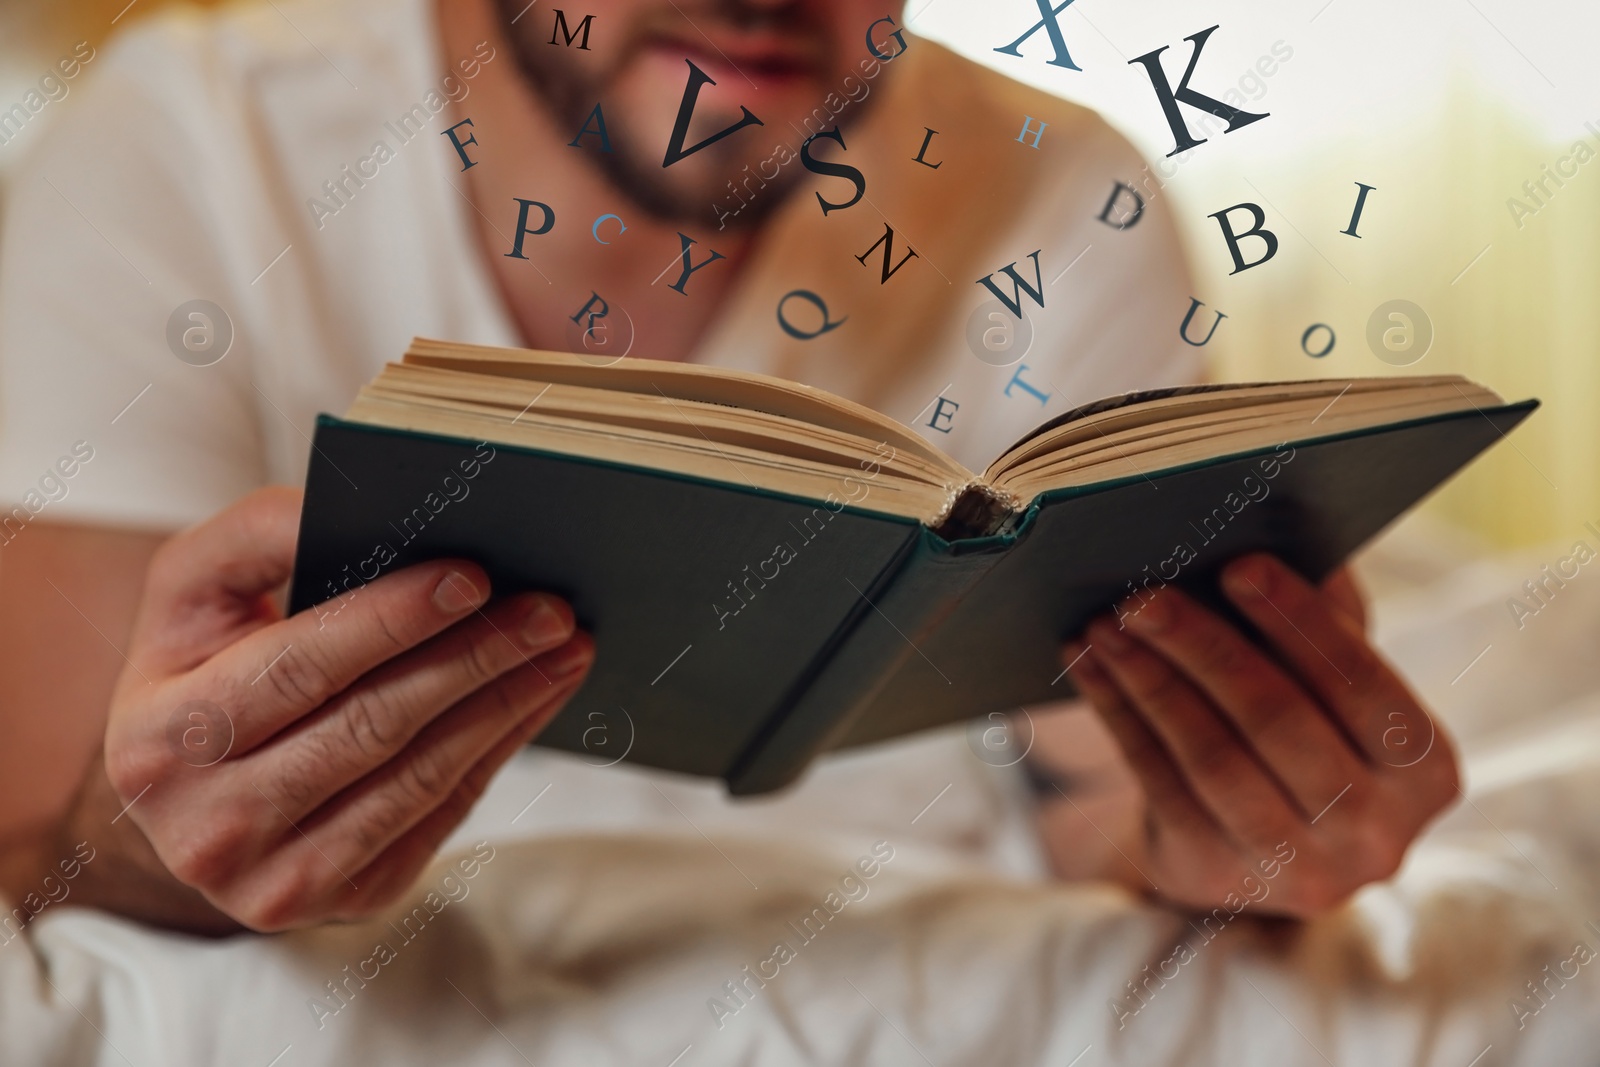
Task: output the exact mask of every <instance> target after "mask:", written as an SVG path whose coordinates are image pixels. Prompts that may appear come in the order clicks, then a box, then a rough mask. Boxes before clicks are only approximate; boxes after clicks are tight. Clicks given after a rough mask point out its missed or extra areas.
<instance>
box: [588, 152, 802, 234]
mask: <svg viewBox="0 0 1600 1067" xmlns="http://www.w3.org/2000/svg"><path fill="white" fill-rule="evenodd" d="M741 132H742V131H741ZM736 136H737V135H736ZM711 152H712V149H707V150H706V153H707V155H708V156H709V155H710V154H711ZM599 163H600V166H601V167H602V169H603V170H604V171H605V172H606V177H607V178H609V179H610V181H611V183H612V184H613V185H615V186H616V187H617V189H618V190H619V191H620V192H621V193H622V194H623V195H624V196H626V197H627V198H628V199H629V200H632V201H633V202H634V203H635V204H637V205H638V206H639V207H641V208H643V209H644V210H645V212H646V213H647V214H649V215H650V216H651V217H652V218H654V219H655V220H657V221H658V222H666V223H672V224H674V225H680V226H682V227H684V228H685V230H686V231H687V230H691V229H693V230H701V229H705V228H708V227H709V228H711V229H716V230H731V229H740V230H743V229H749V228H750V227H752V226H754V225H756V224H757V223H759V222H761V221H762V220H763V219H765V218H766V217H767V216H768V215H769V214H771V212H772V211H773V210H774V209H776V208H777V207H778V206H779V205H780V204H781V203H782V201H783V199H784V196H785V194H786V193H787V192H788V190H789V188H790V187H791V186H792V184H793V180H792V176H787V175H779V176H778V178H777V180H776V181H765V182H763V181H762V180H761V179H760V178H758V177H755V175H756V174H757V170H758V167H759V165H760V164H763V163H766V157H765V156H758V157H755V158H754V159H749V158H746V157H743V156H739V157H730V156H723V155H721V154H718V156H717V157H716V158H715V159H710V158H708V159H706V160H704V161H699V160H694V159H692V158H691V159H688V160H684V161H683V162H681V163H677V164H674V166H673V168H671V169H673V170H676V169H678V168H685V169H684V170H683V171H682V172H680V173H679V174H676V175H671V176H670V177H668V176H667V172H666V171H665V170H664V169H663V168H662V166H661V161H660V160H659V159H644V158H638V157H637V156H633V155H629V156H623V155H622V154H621V153H617V154H615V155H613V156H611V157H609V158H608V157H604V156H602V157H599ZM798 165H799V164H798V163H794V164H792V166H798ZM691 167H692V168H693V169H688V168H691ZM768 173H770V168H769V171H768ZM736 190H737V191H736ZM691 236H693V233H691Z"/></svg>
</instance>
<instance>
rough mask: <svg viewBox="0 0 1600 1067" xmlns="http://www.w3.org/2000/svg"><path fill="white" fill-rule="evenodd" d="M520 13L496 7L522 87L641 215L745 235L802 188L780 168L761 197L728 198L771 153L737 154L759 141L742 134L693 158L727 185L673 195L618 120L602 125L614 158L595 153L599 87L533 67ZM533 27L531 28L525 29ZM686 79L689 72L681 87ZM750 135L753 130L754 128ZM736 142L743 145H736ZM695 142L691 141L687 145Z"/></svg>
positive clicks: (516, 1) (535, 44)
mask: <svg viewBox="0 0 1600 1067" xmlns="http://www.w3.org/2000/svg"><path fill="white" fill-rule="evenodd" d="M520 6H521V0H495V9H496V11H497V12H498V13H499V16H500V25H501V32H502V33H503V34H504V35H505V37H506V39H507V40H508V41H510V42H511V47H512V51H513V54H514V55H515V56H516V60H517V69H518V70H519V71H520V72H521V74H522V77H523V79H524V81H525V82H526V83H527V85H528V87H529V88H530V89H531V90H532V92H533V95H534V97H535V98H536V100H537V102H538V103H539V105H541V106H543V107H544V109H545V110H546V112H547V113H548V114H549V115H550V116H551V118H552V119H553V120H554V121H555V122H556V124H557V128H559V129H570V130H573V131H578V130H584V129H587V131H588V132H587V133H584V134H582V135H580V136H576V137H574V140H576V141H580V142H582V143H583V144H584V145H588V146H593V147H591V149H590V150H589V151H587V152H585V156H586V157H587V159H588V161H589V162H591V163H593V164H595V165H596V166H598V167H599V169H600V170H601V172H602V173H603V174H604V175H605V176H606V177H607V178H608V179H609V180H610V181H611V182H612V184H613V185H615V186H616V187H617V188H618V189H620V190H621V191H622V193H623V194H624V195H626V196H627V197H628V198H629V199H631V200H632V201H633V202H634V203H636V204H637V205H638V206H639V207H641V208H643V209H644V211H645V213H646V214H648V215H650V216H651V217H653V218H655V219H657V220H660V221H663V222H671V223H683V224H685V225H688V224H694V225H705V224H708V223H711V222H716V223H717V224H718V226H717V228H718V229H750V228H752V227H754V226H756V225H758V224H759V223H761V222H762V221H763V220H765V219H766V218H767V217H768V216H769V215H771V214H772V212H773V211H775V210H776V209H777V208H778V207H779V206H781V205H782V203H783V201H784V199H785V197H786V194H787V193H788V192H789V191H790V190H791V189H792V188H793V186H794V185H795V183H796V182H797V181H799V178H800V175H799V171H800V168H799V167H797V166H795V167H781V168H779V173H778V174H777V175H775V176H774V177H772V178H767V177H766V176H765V175H763V176H761V178H760V181H761V186H760V189H761V193H762V195H760V196H754V197H751V198H750V199H749V200H745V199H744V198H743V196H742V195H736V194H735V193H732V192H729V191H728V189H729V188H734V187H737V186H738V179H739V178H740V177H741V175H743V174H745V172H747V171H750V170H751V168H753V167H756V165H757V163H758V162H764V161H766V160H767V159H768V158H769V156H770V152H769V153H755V154H752V153H749V152H747V151H744V150H742V146H743V145H745V144H748V143H749V139H750V138H754V137H756V136H757V135H756V134H754V133H752V132H748V131H747V130H740V131H738V132H737V133H735V134H733V135H730V136H729V137H727V138H724V139H722V140H719V141H718V142H716V143H715V144H710V145H707V146H706V147H705V148H703V149H700V150H699V151H698V152H696V153H694V156H695V159H696V163H697V164H698V165H699V166H701V167H704V168H706V169H707V170H709V172H711V173H714V174H718V175H723V176H724V184H721V185H717V186H715V187H709V186H708V187H703V188H702V187H693V186H685V187H678V186H675V185H674V184H673V183H671V182H665V181H663V180H662V177H663V175H662V171H663V170H664V169H665V168H663V167H662V165H661V163H660V161H659V160H658V159H656V158H653V157H652V156H651V153H650V151H649V150H648V149H646V148H644V145H643V138H642V137H641V136H640V132H641V131H638V130H634V129H631V128H630V127H629V126H628V124H627V123H626V121H625V120H623V117H622V116H617V118H611V117H609V116H608V117H607V118H606V119H605V124H606V133H607V138H606V139H607V140H609V142H610V144H611V148H612V151H609V152H608V151H603V150H597V149H598V146H599V143H600V141H599V139H600V134H599V133H598V132H597V130H598V126H597V124H596V121H595V114H594V112H595V107H596V105H595V101H596V100H599V99H600V98H601V95H602V93H601V92H600V91H599V90H600V87H599V86H596V85H593V84H590V83H588V82H586V81H584V80H583V79H581V78H575V77H563V76H562V72H561V70H560V69H559V68H558V67H556V66H555V65H551V64H544V63H540V62H539V61H538V59H537V58H536V57H538V56H541V55H547V54H548V53H547V52H544V51H542V50H541V49H540V48H539V46H540V45H542V44H544V42H543V41H542V40H539V39H537V38H538V35H537V34H535V33H530V32H526V28H523V27H518V26H513V25H512V24H511V21H510V20H511V18H512V17H514V14H515V11H514V10H513V9H516V8H518V7H520ZM531 25H532V22H531V20H529V22H528V26H530V27H531ZM519 30H522V31H523V32H519ZM625 47H626V48H628V49H629V50H633V49H636V48H637V47H638V45H637V40H636V39H635V40H630V41H628V42H626V43H625ZM688 75H689V68H688V66H687V64H686V65H685V66H684V78H685V84H687V81H688ZM678 91H679V92H681V91H682V90H681V89H680V90H678ZM619 120H621V121H619ZM751 128H756V127H754V124H752V127H751ZM741 138H744V139H745V140H743V141H741ZM693 140H694V139H693V138H690V143H693ZM785 140H786V141H787V140H788V139H787V138H785ZM799 147H800V146H799V145H798V144H791V145H790V150H791V152H793V153H795V154H798V151H799ZM719 208H720V210H719Z"/></svg>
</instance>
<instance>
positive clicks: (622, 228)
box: [589, 215, 628, 245]
mask: <svg viewBox="0 0 1600 1067" xmlns="http://www.w3.org/2000/svg"><path fill="white" fill-rule="evenodd" d="M606 219H616V220H617V226H618V229H617V236H618V237H621V236H622V235H623V234H625V233H627V232H628V224H627V223H626V222H623V221H622V216H621V215H601V216H600V217H599V218H597V219H595V220H594V225H593V226H590V227H589V235H590V236H591V237H593V238H594V239H595V240H596V241H600V243H601V244H603V245H608V244H610V243H611V242H610V241H602V240H600V224H601V223H602V222H604V221H606Z"/></svg>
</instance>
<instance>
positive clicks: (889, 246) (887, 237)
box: [855, 222, 1043, 302]
mask: <svg viewBox="0 0 1600 1067" xmlns="http://www.w3.org/2000/svg"><path fill="white" fill-rule="evenodd" d="M879 245H882V246H883V268H882V269H883V277H882V278H880V279H879V280H878V284H879V285H883V284H884V283H885V282H887V281H888V280H889V279H890V278H893V277H894V275H895V271H898V270H899V269H900V268H901V267H903V266H905V265H906V261H907V260H908V259H911V258H912V257H913V256H916V255H917V250H916V249H915V248H912V247H911V246H910V245H906V254H905V255H903V256H901V257H900V262H898V263H896V264H895V265H894V266H893V267H891V266H889V261H890V260H891V259H893V258H894V227H892V226H890V225H889V224H888V223H887V222H886V223H884V224H883V236H882V237H880V238H878V239H877V240H876V241H874V242H873V245H872V247H871V248H869V249H867V250H866V251H865V252H863V253H861V254H860V255H859V256H857V257H855V258H856V262H857V263H860V264H861V265H862V266H863V267H865V266H866V265H867V257H868V256H870V255H872V253H874V252H876V251H877V250H878V246H879ZM1040 251H1043V249H1040ZM919 258H920V257H919ZM1002 299H1004V298H1003V297H1002ZM1018 299H1019V302H1020V299H1021V298H1020V297H1019V298H1018Z"/></svg>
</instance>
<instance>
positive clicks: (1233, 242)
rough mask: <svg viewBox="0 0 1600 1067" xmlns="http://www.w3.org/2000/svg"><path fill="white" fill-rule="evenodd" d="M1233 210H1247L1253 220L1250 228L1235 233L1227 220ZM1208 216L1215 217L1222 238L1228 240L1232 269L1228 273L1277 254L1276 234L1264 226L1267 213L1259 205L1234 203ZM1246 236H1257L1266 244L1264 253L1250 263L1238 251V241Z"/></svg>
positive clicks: (1252, 265) (1254, 264)
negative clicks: (1220, 229) (1220, 228)
mask: <svg viewBox="0 0 1600 1067" xmlns="http://www.w3.org/2000/svg"><path fill="white" fill-rule="evenodd" d="M1235 211H1248V212H1250V215H1251V217H1252V218H1253V219H1254V220H1255V221H1254V222H1252V223H1251V224H1250V228H1249V229H1248V230H1246V231H1244V232H1243V233H1235V232H1234V231H1233V225H1232V224H1231V223H1230V222H1229V221H1228V216H1229V215H1230V214H1232V213H1233V212H1235ZM1210 217H1211V218H1213V219H1216V220H1217V225H1218V226H1221V227H1222V237H1223V240H1225V241H1227V242H1228V254H1229V255H1231V256H1232V257H1233V269H1232V270H1231V271H1229V272H1228V274H1229V275H1234V274H1238V273H1239V272H1240V271H1245V270H1249V269H1250V268H1251V267H1259V266H1261V264H1263V263H1265V262H1266V261H1267V260H1269V259H1271V258H1272V257H1273V256H1275V255H1277V254H1278V235H1277V234H1275V233H1273V232H1272V231H1271V230H1269V229H1267V228H1266V224H1267V215H1266V212H1264V211H1262V210H1261V208H1260V206H1259V205H1257V204H1235V205H1233V206H1232V207H1230V208H1224V209H1223V210H1221V211H1218V212H1215V213H1214V214H1212V215H1211V216H1210ZM1246 237H1259V238H1261V240H1262V243H1264V244H1265V245H1266V246H1267V251H1266V254H1265V255H1263V256H1262V257H1261V258H1260V259H1257V260H1254V261H1253V262H1250V263H1246V262H1245V260H1244V256H1243V255H1242V254H1241V253H1240V251H1239V242H1240V241H1241V240H1243V239H1244V238H1246Z"/></svg>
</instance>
